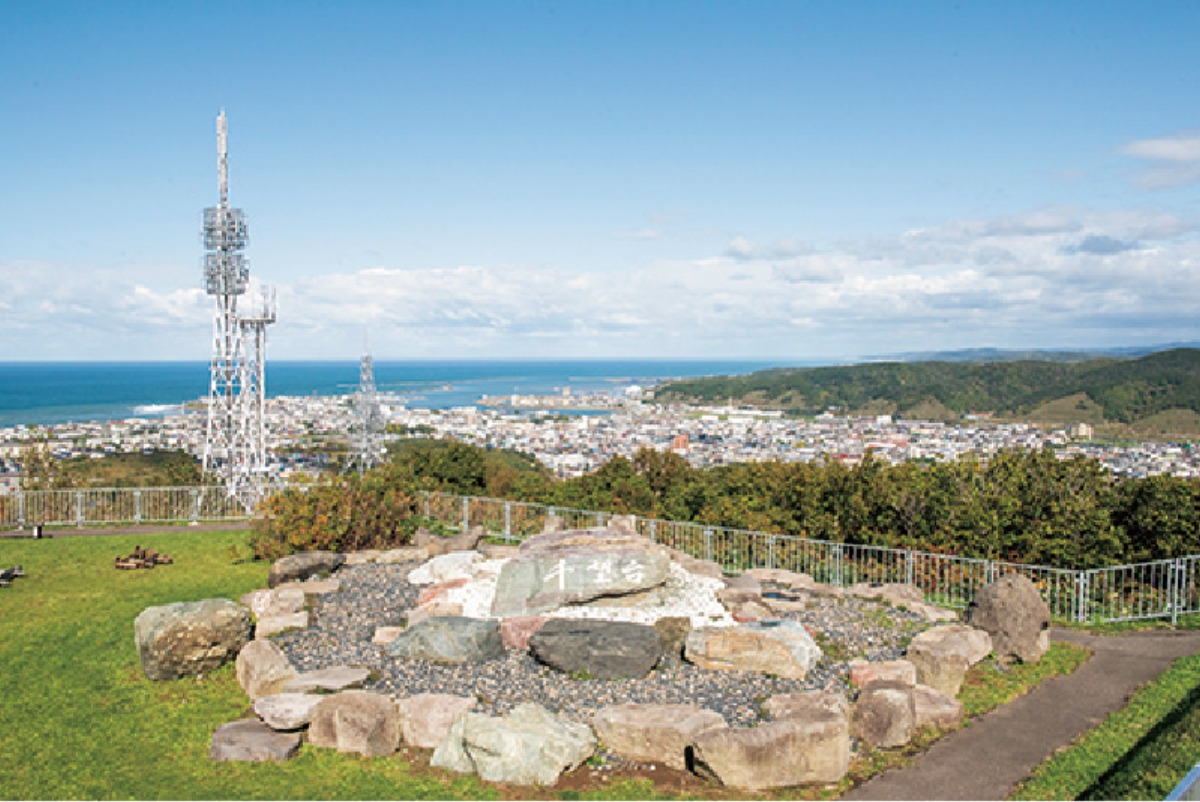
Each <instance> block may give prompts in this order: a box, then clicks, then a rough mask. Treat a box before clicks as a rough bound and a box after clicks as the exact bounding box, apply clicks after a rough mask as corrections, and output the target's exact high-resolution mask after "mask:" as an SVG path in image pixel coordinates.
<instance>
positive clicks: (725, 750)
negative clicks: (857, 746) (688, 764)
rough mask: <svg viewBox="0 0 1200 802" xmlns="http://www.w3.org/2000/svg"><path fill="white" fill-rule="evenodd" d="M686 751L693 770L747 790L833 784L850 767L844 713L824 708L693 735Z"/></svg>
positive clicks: (847, 733)
mask: <svg viewBox="0 0 1200 802" xmlns="http://www.w3.org/2000/svg"><path fill="white" fill-rule="evenodd" d="M692 749H693V755H694V761H695V769H696V772H697V773H698V774H700V775H702V776H706V777H712V778H714V779H716V780H719V781H720V782H721V783H723V784H724V785H727V786H732V787H734V788H746V789H751V790H761V789H768V788H783V787H787V786H791V785H802V784H805V783H822V784H826V783H835V782H837V781H839V780H840V779H842V777H844V776H845V775H846V771H847V770H848V769H849V767H850V736H849V732H848V729H847V726H846V717H845V716H839V715H837V714H835V713H831V712H829V711H826V710H813V711H811V712H810V713H809V714H807V715H795V716H789V717H787V718H784V719H780V720H779V721H770V722H767V723H766V724H760V725H759V726H757V727H752V728H747V729H743V728H737V729H733V728H725V729H715V730H709V731H708V732H704V733H701V734H700V735H698V736H696V739H695V741H694V743H693V747H692Z"/></svg>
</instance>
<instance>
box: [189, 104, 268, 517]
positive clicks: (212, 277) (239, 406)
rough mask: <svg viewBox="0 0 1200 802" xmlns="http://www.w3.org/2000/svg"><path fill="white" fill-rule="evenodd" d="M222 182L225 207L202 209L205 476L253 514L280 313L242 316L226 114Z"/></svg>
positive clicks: (238, 225)
mask: <svg viewBox="0 0 1200 802" xmlns="http://www.w3.org/2000/svg"><path fill="white" fill-rule="evenodd" d="M217 182H218V188H219V190H220V203H219V204H218V205H217V206H215V207H210V208H207V209H205V210H204V218H203V219H204V222H203V235H204V250H205V253H204V287H205V291H206V292H207V293H208V294H209V295H211V296H213V299H214V313H213V349H212V365H211V371H210V377H209V385H208V423H207V426H206V432H205V441H204V470H205V471H210V470H211V471H214V472H216V473H218V474H219V475H220V476H221V477H222V478H223V479H224V480H225V487H226V490H227V491H228V493H229V495H230V496H232V497H236V498H238V499H239V500H240V501H242V503H243V505H245V506H246V508H247V509H250V508H252V507H253V505H254V503H255V502H256V501H257V500H258V498H259V496H260V494H261V491H262V481H261V480H262V479H264V478H265V475H266V441H265V434H264V429H263V418H262V412H263V404H262V398H263V392H264V386H263V373H262V367H263V362H264V358H265V352H264V348H265V345H266V325H267V324H268V323H272V322H274V320H275V310H274V305H273V302H268V301H267V300H266V299H264V302H263V309H262V313H261V314H259V315H254V316H248V317H246V318H245V319H239V317H238V308H237V305H238V296H240V295H243V294H244V293H245V292H246V288H247V286H248V285H249V283H250V264H249V262H248V261H247V260H246V257H245V256H244V255H243V254H242V251H244V250H245V248H246V243H247V242H248V241H249V229H248V228H247V226H246V216H245V214H244V213H243V212H242V210H241V209H234V208H231V207H230V206H229V149H228V141H227V129H226V123H225V110H224V109H222V110H221V113H220V114H219V115H218V116H217ZM247 337H249V340H250V343H249V349H248V348H247ZM248 356H249V358H248Z"/></svg>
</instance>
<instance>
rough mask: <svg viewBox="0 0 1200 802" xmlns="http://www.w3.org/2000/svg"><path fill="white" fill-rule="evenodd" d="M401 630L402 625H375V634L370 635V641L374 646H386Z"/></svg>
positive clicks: (402, 628)
mask: <svg viewBox="0 0 1200 802" xmlns="http://www.w3.org/2000/svg"><path fill="white" fill-rule="evenodd" d="M403 631H404V627H376V628H375V634H373V635H372V636H371V643H373V644H375V645H376V646H387V645H388V644H389V643H391V642H392V641H394V640H395V639H396V638H397V637H398V636H399V635H400V633H401V632H403Z"/></svg>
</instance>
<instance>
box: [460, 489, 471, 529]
mask: <svg viewBox="0 0 1200 802" xmlns="http://www.w3.org/2000/svg"><path fill="white" fill-rule="evenodd" d="M470 525H471V497H470V496H463V500H462V529H461V530H460V531H462V532H465V531H467V527H469V526H470Z"/></svg>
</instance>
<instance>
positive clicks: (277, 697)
mask: <svg viewBox="0 0 1200 802" xmlns="http://www.w3.org/2000/svg"><path fill="white" fill-rule="evenodd" d="M324 698H325V697H324V696H319V695H317V694H315V693H275V694H271V695H270V696H260V697H258V698H257V699H255V700H254V714H255V715H256V716H258V717H259V718H260V719H262V721H263V723H264V724H266V725H267V726H268V727H270V728H271V729H273V730H298V729H301V728H302V727H307V726H308V722H309V721H311V720H312V711H313V708H314V707H316V706H317V703H318V702H320V701H321V700H322V699H324Z"/></svg>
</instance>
